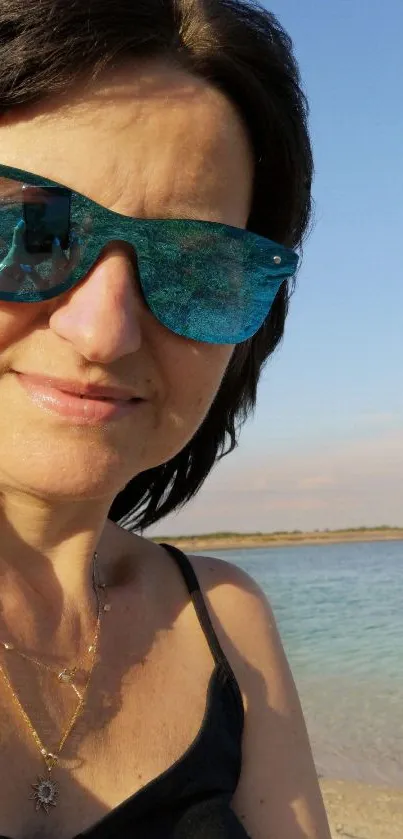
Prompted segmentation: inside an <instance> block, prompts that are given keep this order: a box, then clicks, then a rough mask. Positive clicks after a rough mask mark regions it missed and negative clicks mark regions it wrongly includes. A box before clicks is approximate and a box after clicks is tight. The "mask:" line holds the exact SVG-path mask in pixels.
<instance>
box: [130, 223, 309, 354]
mask: <svg viewBox="0 0 403 839" xmlns="http://www.w3.org/2000/svg"><path fill="white" fill-rule="evenodd" d="M256 242H257V239H255V238H254V237H253V234H249V233H245V231H241V230H240V231H239V232H235V230H234V228H228V227H225V226H224V225H223V226H222V227H221V228H220V229H219V230H216V229H214V230H210V229H209V228H207V227H206V226H205V225H204V224H203V222H201V223H200V225H198V224H197V222H193V221H192V222H191V223H187V222H176V223H175V222H166V224H164V223H163V222H160V223H159V225H158V226H156V228H155V241H153V240H152V239H150V240H149V247H148V253H147V254H145V251H143V255H142V254H138V257H139V269H140V280H141V284H142V287H143V291H144V296H145V298H146V300H147V303H148V305H149V307H150V309H151V311H152V312H153V314H154V315H155V317H156V318H158V320H159V321H161V323H163V324H164V325H165V326H166V327H168V329H170V330H172V331H173V332H176V333H177V334H179V335H182V336H184V337H187V338H191V339H193V340H195V341H203V342H207V343H214V344H236V343H240V342H242V341H245V340H246V339H247V338H249V337H251V336H252V335H254V334H255V333H256V332H257V331H258V329H259V328H260V326H261V325H262V323H263V321H264V319H265V318H266V316H267V314H268V312H269V310H270V307H271V305H272V303H273V301H274V298H275V296H276V294H277V292H278V290H279V288H280V286H281V284H282V283H283V282H284V280H285V279H286V278H287V277H288V276H290V275H291V274H292V273H294V270H295V266H293V268H292V270H291V268H290V266H288V268H287V266H285V265H284V266H283V269H281V268H279V266H278V265H277V264H276V262H275V261H274V257H273V254H275V253H276V251H275V250H273V254H269V253H266V254H265V255H262V254H261V253H259V252H258V247H257V245H256ZM273 247H274V245H273ZM142 250H143V249H142ZM280 250H282V249H280Z"/></svg>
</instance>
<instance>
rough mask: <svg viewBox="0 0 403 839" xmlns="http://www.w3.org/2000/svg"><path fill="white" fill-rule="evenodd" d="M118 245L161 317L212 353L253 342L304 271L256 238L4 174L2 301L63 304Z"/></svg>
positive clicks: (289, 254)
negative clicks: (282, 292) (119, 207)
mask: <svg viewBox="0 0 403 839" xmlns="http://www.w3.org/2000/svg"><path fill="white" fill-rule="evenodd" d="M112 241H122V242H126V243H128V244H129V245H131V246H132V247H133V248H134V251H135V254H136V259H137V268H138V275H139V282H140V284H141V288H142V291H143V295H144V298H145V301H146V303H147V305H148V307H149V308H150V310H151V312H152V313H153V315H154V316H155V317H156V318H157V319H158V320H159V321H160V322H161V323H162V324H163V325H164V326H166V327H167V328H168V329H170V330H171V331H172V332H175V333H176V334H178V335H182V336H183V337H185V338H191V339H193V340H194V341H204V342H207V343H213V344H239V343H241V342H242V341H246V340H247V338H251V337H252V335H254V334H255V333H256V332H257V331H258V330H259V328H260V327H261V325H262V324H263V322H264V320H265V318H266V317H267V315H268V314H269V311H270V308H271V306H272V304H273V301H274V299H275V297H276V295H277V293H278V290H279V288H280V286H281V285H282V283H283V282H284V280H286V279H288V278H289V277H292V276H293V274H295V272H296V269H297V265H298V256H297V254H296V253H294V251H292V250H289V249H288V248H285V247H283V246H282V245H278V244H276V243H275V242H272V241H270V239H265V238H264V237H262V236H258V235H256V234H255V233H251V232H250V231H247V230H243V229H239V228H237V227H230V226H229V225H225V224H221V223H218V222H207V221H194V220H190V219H171V218H169V219H137V218H132V217H130V216H124V215H121V214H120V213H116V212H114V211H113V210H108V209H106V208H105V207H102V206H101V205H100V204H97V203H96V202H95V201H92V200H91V199H90V198H86V197H85V196H84V195H81V194H80V193H78V192H74V191H73V190H71V189H68V188H66V187H64V186H62V185H61V184H58V183H56V182H55V181H50V180H48V179H46V178H42V177H40V176H39V175H34V174H31V173H30V172H25V171H23V170H21V169H14V168H11V167H9V166H1V165H0V300H8V301H13V302H21V303H37V302H40V301H42V300H50V299H51V298H53V297H56V296H57V295H60V294H63V292H66V291H68V290H69V289H71V288H73V287H74V286H75V285H77V284H78V283H79V282H80V281H81V280H82V279H83V278H84V276H85V275H86V273H87V272H88V271H89V269H90V268H91V266H92V265H94V263H95V262H96V260H97V259H98V257H99V255H100V253H101V252H102V250H103V248H104V247H105V246H106V245H107V243H108V242H112Z"/></svg>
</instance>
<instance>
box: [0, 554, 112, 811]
mask: <svg viewBox="0 0 403 839" xmlns="http://www.w3.org/2000/svg"><path fill="white" fill-rule="evenodd" d="M97 559H98V554H97V553H96V552H95V553H94V557H93V571H92V584H93V588H94V591H95V594H96V597H97V602H98V617H97V625H96V629H95V636H94V640H93V642H92V644H91V645H90V646H89V647H88V652H91V653H92V661H91V667H90V672H89V675H88V679H87V682H86V685H85V688H84V691H83V693H82V694H80V693H79V691H78V690H77V688H76V686H75V685H74V684H73V678H74V677H75V675H76V673H77V667H73V668H71V669H68V668H65V669H64V670H62V671H61V672H59V669H58V668H57V670H55V668H54V667H51V666H49V665H47V664H43V663H42V662H40V661H38V660H37V659H35V658H32V657H30V656H28V655H26V653H22V652H20V651H19V650H17V649H16V648H15V646H14V644H11V643H10V642H9V641H2V642H1V643H2V645H3V647H4V649H5V650H7V651H10V652H11V651H12V652H15V653H17V655H20V656H21V657H22V658H26V659H27V660H29V661H33V662H34V663H35V664H38V665H39V666H40V667H43V668H45V669H46V670H49V671H50V672H52V673H54V674H55V675H57V678H58V679H59V681H60V682H61V683H62V684H67V685H70V686H71V687H72V688H73V689H74V690H75V692H76V694H77V696H78V697H79V703H78V706H77V708H76V710H75V711H74V714H73V716H72V718H71V720H70V722H69V724H68V726H67V729H66V731H65V732H64V734H63V737H62V739H61V741H60V743H59V745H58V747H57V749H56V750H55V752H49V751H48V750H47V749H46V748H45V747H44V745H43V743H42V741H41V739H40V737H39V735H38V733H37V731H35V729H34V727H33V725H32V723H31V720H30V719H29V717H28V714H27V713H26V712H25V710H24V708H23V707H22V705H21V702H20V700H19V699H18V696H17V695H16V693H15V692H14V691H13V688H12V686H11V683H10V680H9V678H8V676H7V674H6V672H5V670H4V668H3V667H2V665H1V664H0V670H1V672H2V674H3V677H4V680H5V682H6V684H7V686H8V688H9V690H10V691H11V693H12V696H13V699H14V700H15V702H16V704H17V705H18V708H19V710H20V712H21V714H22V716H23V717H24V719H25V722H26V723H27V725H28V728H29V730H30V732H31V734H32V736H33V738H34V740H35V743H36V745H37V746H38V747H39V749H40V752H41V755H42V757H43V759H44V761H45V764H46V767H47V772H48V774H47V776H45V777H38V778H37V783H36V784H31V786H32V788H33V790H34V792H33V793H32V794H31V795H30V796H29V797H30V798H31V799H34V800H35V801H36V807H35V809H36V811H38V810H40V809H41V807H42V808H43V809H44V810H45V812H46V813H49V807H50V806H52V807H56V799H57V796H58V794H59V785H58V784H57V783H56V782H55V781H53V780H52V778H51V773H52V769H53V767H54V766H55V765H56V764H57V763H58V761H59V755H60V752H61V750H62V748H63V746H64V744H65V742H66V740H67V738H68V736H69V734H70V733H71V731H72V729H73V727H74V725H75V723H76V721H77V719H78V717H79V715H80V713H81V712H82V710H83V707H84V703H85V697H86V695H87V691H88V687H89V683H90V680H91V676H92V671H93V669H94V664H95V659H96V652H97V647H98V639H99V634H100V625H101V611H102V610H101V602H100V599H99V594H98V589H99V588H100V589H102V590H103V592H104V594H105V591H106V585H105V584H104V583H100V582H99V581H96V580H95V575H97V578H98V566H97ZM110 609H111V606H110V604H109V603H105V602H104V604H103V611H104V612H109V611H110Z"/></svg>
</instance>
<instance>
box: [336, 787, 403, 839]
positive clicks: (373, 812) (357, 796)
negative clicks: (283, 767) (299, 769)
mask: <svg viewBox="0 0 403 839" xmlns="http://www.w3.org/2000/svg"><path fill="white" fill-rule="evenodd" d="M320 786H321V790H322V794H323V798H324V801H325V806H326V810H327V814H328V819H329V823H330V828H331V833H332V839H342V838H343V837H347V839H402V837H403V789H400V790H399V789H393V788H391V787H384V786H382V787H380V786H379V787H378V786H372V785H370V784H359V783H356V782H351V781H336V780H334V781H332V780H328V779H324V778H322V779H321V780H320Z"/></svg>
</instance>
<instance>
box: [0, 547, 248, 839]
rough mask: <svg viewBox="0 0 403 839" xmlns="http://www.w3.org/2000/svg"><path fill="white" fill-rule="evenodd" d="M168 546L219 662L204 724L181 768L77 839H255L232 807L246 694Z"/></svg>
mask: <svg viewBox="0 0 403 839" xmlns="http://www.w3.org/2000/svg"><path fill="white" fill-rule="evenodd" d="M161 547H164V548H166V550H167V551H168V552H169V553H170V555H171V556H173V558H174V559H175V560H176V562H177V564H178V566H179V569H180V571H181V572H182V575H183V577H184V580H185V582H186V585H187V587H188V589H189V594H190V597H191V599H192V602H193V605H194V608H195V610H196V613H197V616H198V618H199V621H200V624H201V627H202V629H203V631H204V634H205V636H206V639H207V642H208V644H209V646H210V649H211V652H212V655H213V658H214V661H215V667H214V669H213V672H212V674H211V678H210V683H209V687H208V691H207V702H206V711H205V715H204V719H203V722H202V724H201V727H200V729H199V732H198V734H197V736H196V738H195V740H194V741H193V743H192V744H191V746H190V747H189V748H188V749H187V751H186V752H185V754H184V755H183V756H182V757H181V758H180V759H179V760H178V761H176V762H175V763H174V764H173V765H172V766H171V767H170V768H169V769H167V770H166V771H165V772H163V773H162V774H161V775H159V776H158V777H157V778H155V779H154V780H153V781H150V783H148V784H146V786H144V787H143V788H142V789H140V790H139V791H138V792H136V793H135V794H134V795H133V796H131V797H130V798H128V799H126V800H125V801H123V802H122V804H119V805H118V806H117V807H115V808H114V809H113V810H112V811H111V812H109V813H107V814H106V815H105V816H103V817H102V818H101V819H100V820H99V821H97V822H96V824H94V825H92V827H90V828H88V829H87V830H84V831H83V832H82V833H79V834H77V835H76V836H75V837H73V838H72V839H79V837H86V839H250V837H249V836H248V834H247V833H246V831H245V828H244V827H243V826H242V824H241V822H240V821H239V820H238V818H237V817H236V815H235V813H234V812H233V810H231V806H230V805H231V799H232V797H233V795H234V793H235V790H236V788H237V785H238V781H239V777H240V772H241V762H242V754H241V745H242V732H243V725H244V709H243V701H242V695H241V692H240V689H239V686H238V683H237V681H236V679H235V676H234V674H233V671H232V670H231V667H230V665H229V662H228V660H227V659H226V657H225V655H224V653H223V650H222V649H221V647H220V644H219V641H218V638H217V635H216V633H215V631H214V629H213V625H212V623H211V620H210V617H209V614H208V612H207V608H206V605H205V602H204V600H203V595H202V593H201V590H200V586H199V583H198V580H197V577H196V574H195V572H194V570H193V567H192V565H191V563H190V561H189V560H188V558H187V556H185V554H183V553H182V551H179V550H178V549H177V548H174V547H173V546H172V545H165V544H163V545H162V546H161ZM151 736H152V735H151ZM0 839H8V837H4V836H0Z"/></svg>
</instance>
